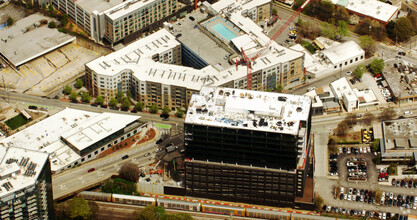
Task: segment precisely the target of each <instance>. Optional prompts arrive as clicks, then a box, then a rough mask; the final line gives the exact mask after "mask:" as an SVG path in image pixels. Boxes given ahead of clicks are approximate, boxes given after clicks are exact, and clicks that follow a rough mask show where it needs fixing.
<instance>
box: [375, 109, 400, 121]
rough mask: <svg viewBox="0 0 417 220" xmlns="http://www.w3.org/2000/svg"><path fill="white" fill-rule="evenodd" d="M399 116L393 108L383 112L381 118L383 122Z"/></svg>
mask: <svg viewBox="0 0 417 220" xmlns="http://www.w3.org/2000/svg"><path fill="white" fill-rule="evenodd" d="M395 116H397V113H396V112H395V110H394V109H393V108H386V109H384V110H382V113H381V115H380V116H379V117H380V119H381V121H386V120H391V119H393V118H395Z"/></svg>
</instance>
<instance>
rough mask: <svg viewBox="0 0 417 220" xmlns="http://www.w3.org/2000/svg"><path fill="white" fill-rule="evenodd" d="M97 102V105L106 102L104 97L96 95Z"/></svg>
mask: <svg viewBox="0 0 417 220" xmlns="http://www.w3.org/2000/svg"><path fill="white" fill-rule="evenodd" d="M96 104H97V105H103V104H104V97H103V96H101V95H99V96H97V97H96Z"/></svg>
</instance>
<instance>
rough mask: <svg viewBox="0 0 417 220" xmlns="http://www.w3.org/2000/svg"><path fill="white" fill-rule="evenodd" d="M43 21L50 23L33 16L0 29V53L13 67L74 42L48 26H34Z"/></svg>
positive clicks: (40, 17) (41, 17) (68, 36)
mask: <svg viewBox="0 0 417 220" xmlns="http://www.w3.org/2000/svg"><path fill="white" fill-rule="evenodd" d="M43 19H45V20H48V22H49V21H51V19H50V18H48V17H45V16H43V15H41V14H33V15H30V16H28V17H25V18H23V19H22V20H19V21H17V22H16V23H15V24H14V25H12V26H11V27H8V28H3V29H0V53H1V54H3V56H4V57H6V58H7V59H8V60H9V61H10V62H11V63H12V64H13V65H14V66H20V65H23V64H25V63H26V62H28V61H30V60H33V59H35V58H37V57H39V56H42V55H44V54H46V53H48V52H50V51H53V50H55V49H57V48H59V47H61V46H63V45H65V44H68V43H71V42H73V41H75V40H76V38H75V37H73V36H70V35H67V34H63V33H61V32H59V31H58V30H57V29H55V28H54V29H50V28H48V25H41V26H39V27H35V26H34V24H35V23H38V24H39V25H40V21H41V20H43ZM55 22H56V21H55Z"/></svg>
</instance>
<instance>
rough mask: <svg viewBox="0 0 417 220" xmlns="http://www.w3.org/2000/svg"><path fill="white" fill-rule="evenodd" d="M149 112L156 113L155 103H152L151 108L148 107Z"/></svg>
mask: <svg viewBox="0 0 417 220" xmlns="http://www.w3.org/2000/svg"><path fill="white" fill-rule="evenodd" d="M150 112H151V113H152V114H156V113H157V112H158V106H157V105H156V103H152V105H151V108H150Z"/></svg>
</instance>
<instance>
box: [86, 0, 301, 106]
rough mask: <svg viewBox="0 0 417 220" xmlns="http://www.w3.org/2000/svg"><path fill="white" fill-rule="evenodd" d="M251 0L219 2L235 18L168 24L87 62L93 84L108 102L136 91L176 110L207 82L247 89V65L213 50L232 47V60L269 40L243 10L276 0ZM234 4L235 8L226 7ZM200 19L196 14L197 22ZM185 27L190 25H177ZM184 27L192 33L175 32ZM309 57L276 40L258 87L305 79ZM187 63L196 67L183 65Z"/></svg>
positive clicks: (260, 63) (258, 73) (256, 71)
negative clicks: (223, 56)
mask: <svg viewBox="0 0 417 220" xmlns="http://www.w3.org/2000/svg"><path fill="white" fill-rule="evenodd" d="M228 2H230V1H228ZM247 2H248V3H245V1H233V2H230V4H231V5H227V4H223V5H224V6H222V7H225V8H222V7H217V6H216V4H220V3H223V1H220V2H218V3H216V4H215V5H213V8H216V10H219V11H222V13H224V14H228V15H229V19H227V18H224V17H222V15H221V14H220V12H218V15H216V16H214V17H209V18H205V19H203V20H201V21H198V22H197V21H192V20H191V19H185V20H184V21H181V23H182V24H181V25H178V24H175V25H174V26H175V28H173V27H168V26H172V25H166V26H167V28H168V29H170V30H167V29H161V30H159V31H157V32H155V33H153V34H151V35H149V36H148V37H146V38H143V39H140V40H138V41H136V42H134V43H132V44H130V45H129V47H126V48H123V49H121V50H119V51H116V52H114V53H111V54H109V55H107V56H103V57H100V58H98V59H96V60H94V61H92V62H90V63H88V64H86V65H85V68H86V76H85V78H86V79H85V81H86V86H87V88H88V89H89V91H90V92H91V93H92V94H93V95H101V96H103V97H104V98H105V100H106V101H109V100H110V99H111V98H113V97H115V96H116V94H117V92H118V91H122V92H127V91H130V92H131V93H132V95H133V97H134V98H135V99H136V100H137V101H141V102H143V103H145V105H146V106H150V105H152V104H153V103H156V104H157V106H158V107H160V108H162V107H165V106H167V107H169V108H170V109H173V110H175V109H177V108H183V109H185V108H187V107H188V102H189V99H190V98H191V94H193V93H198V91H199V90H200V88H201V87H202V86H204V85H206V86H207V85H208V86H223V87H231V88H241V89H243V88H246V79H247V77H246V75H247V70H246V66H241V65H239V66H236V65H234V64H233V63H232V64H233V65H231V64H228V63H227V61H226V58H222V57H221V56H213V54H221V53H224V54H226V52H225V51H227V53H228V54H234V58H233V59H230V60H229V61H230V62H236V59H235V58H238V57H239V56H240V58H241V55H240V54H241V49H242V48H244V49H245V51H246V54H248V55H249V56H251V55H254V54H256V53H257V52H258V51H259V50H261V49H262V47H263V46H265V45H266V44H267V42H268V41H269V38H268V37H267V36H266V35H265V34H264V33H263V31H262V29H261V28H260V27H259V26H258V25H256V24H255V23H254V21H252V20H251V19H250V18H248V17H244V16H243V15H242V13H243V10H246V9H248V8H256V9H258V8H259V7H257V5H258V4H260V5H265V4H266V2H269V4H270V1H247ZM255 3H256V4H255ZM234 4H237V5H234ZM229 7H230V8H231V9H233V8H234V10H226V9H227V8H229ZM213 10H214V9H213ZM263 10H265V9H263ZM192 15H193V16H194V14H192ZM258 15H259V13H258ZM204 16H205V17H207V14H205V15H204ZM258 17H259V16H258ZM262 17H263V16H262ZM199 18H200V17H197V16H196V17H195V18H194V20H195V19H199ZM214 25H220V26H216V27H224V28H225V29H227V30H229V31H230V32H227V33H229V35H228V37H225V36H223V37H221V36H220V35H221V34H220V33H218V34H214V30H215V29H216V28H215V27H213V26H214ZM222 25H223V26H222ZM225 25H228V27H226V26H225ZM179 26H183V27H184V28H185V27H186V26H189V28H188V29H177V28H178V27H179ZM213 28H214V29H213ZM225 29H222V30H225ZM180 30H183V31H184V32H182V33H187V34H182V36H181V35H177V36H175V37H174V35H173V34H172V33H177V32H175V31H180ZM232 30H233V31H232ZM210 31H213V33H212V32H210ZM222 33H223V32H222ZM223 34H224V33H223ZM232 34H233V35H232ZM238 35H239V36H238ZM216 36H217V37H216ZM177 38H178V39H177ZM216 45H220V46H216ZM239 45H244V46H245V47H240V46H239ZM217 49H218V50H217ZM227 57H230V56H227ZM216 59H220V60H223V62H222V63H220V62H217V60H216ZM303 59H304V54H303V53H302V52H298V51H295V50H292V49H288V48H285V47H282V46H280V45H278V44H277V43H276V42H272V43H271V44H270V46H269V47H268V48H266V49H265V51H264V52H263V53H262V55H261V56H260V57H259V58H258V60H257V61H256V62H253V63H252V75H253V81H252V89H253V90H266V89H275V88H276V87H277V86H278V85H279V84H282V85H283V86H284V87H285V86H289V85H290V84H291V83H296V82H298V81H301V80H302V79H303V77H304V72H303V70H304V67H303ZM184 63H186V64H187V66H191V67H186V66H180V64H184Z"/></svg>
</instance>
